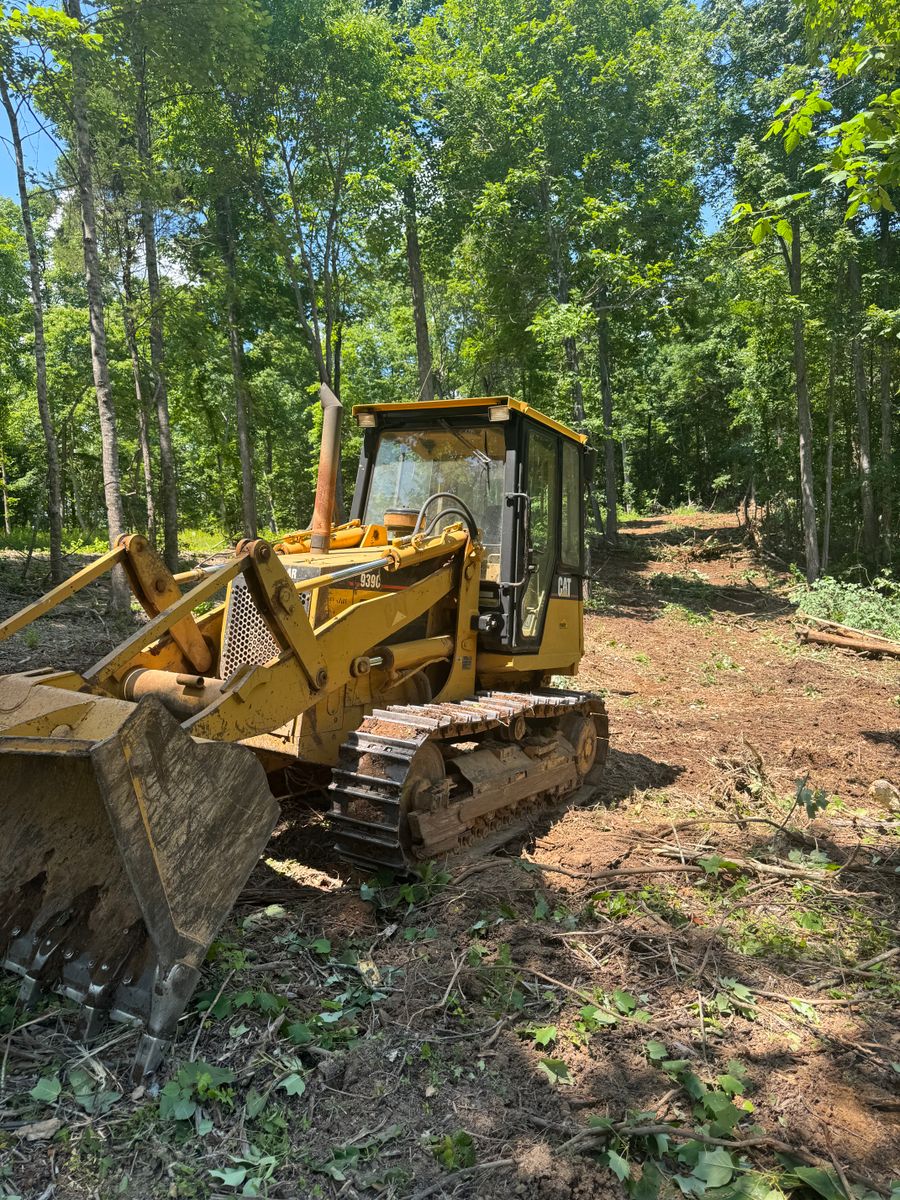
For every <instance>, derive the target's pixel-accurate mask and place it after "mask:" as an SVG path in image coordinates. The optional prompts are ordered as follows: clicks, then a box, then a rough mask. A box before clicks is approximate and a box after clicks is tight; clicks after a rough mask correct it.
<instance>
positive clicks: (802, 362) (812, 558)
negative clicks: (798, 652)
mask: <svg viewBox="0 0 900 1200" xmlns="http://www.w3.org/2000/svg"><path fill="white" fill-rule="evenodd" d="M791 230H792V232H793V237H792V238H791V245H790V247H789V248H788V247H786V246H785V245H784V244H783V243H782V250H783V252H784V255H785V258H786V260H787V263H788V277H789V279H790V285H791V295H792V296H793V297H794V312H793V321H792V324H793V334H794V387H795V390H796V395H797V432H798V442H799V449H800V502H801V510H802V513H803V541H804V546H805V550H806V578H807V581H808V582H809V583H814V582H815V581H816V580H817V579H818V578H819V575H820V573H821V572H820V568H819V537H818V532H817V529H816V499H815V484H814V478H813V456H812V438H813V432H812V412H811V410H810V404H809V383H808V381H807V377H806V331H805V329H804V326H803V312H802V310H801V308H800V300H801V296H802V292H803V275H802V264H801V258H800V218H799V217H798V216H796V215H795V216H793V217H792V218H791Z"/></svg>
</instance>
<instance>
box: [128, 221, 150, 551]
mask: <svg viewBox="0 0 900 1200" xmlns="http://www.w3.org/2000/svg"><path fill="white" fill-rule="evenodd" d="M132 254H133V246H132V243H131V236H130V231H129V229H128V218H127V216H126V217H125V232H124V238H123V246H122V292H123V298H122V324H123V325H124V327H125V344H126V345H127V347H128V354H129V357H130V358H131V374H132V376H133V377H134V396H135V400H136V401H137V416H138V442H139V445H140V450H141V465H142V468H143V474H144V496H145V499H146V506H147V537H148V538H149V540H150V544H151V545H152V546H155V545H156V501H155V499H154V495H153V457H152V454H151V452H150V430H149V425H148V421H147V404H146V399H145V396H144V381H143V377H142V373H141V356H140V353H139V351H138V340H137V331H136V330H135V325H134V289H133V287H132V276H131V262H132Z"/></svg>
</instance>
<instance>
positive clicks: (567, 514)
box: [561, 439, 584, 571]
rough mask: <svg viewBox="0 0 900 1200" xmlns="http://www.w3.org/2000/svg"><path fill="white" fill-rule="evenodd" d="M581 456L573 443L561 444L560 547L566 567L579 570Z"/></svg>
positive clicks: (580, 552) (580, 557) (581, 555)
mask: <svg viewBox="0 0 900 1200" xmlns="http://www.w3.org/2000/svg"><path fill="white" fill-rule="evenodd" d="M580 458H581V454H580V452H579V449H578V447H577V446H576V445H575V443H574V442H570V441H569V440H568V439H567V440H566V441H564V442H563V444H562V546H561V558H562V561H563V563H564V564H565V565H566V566H567V567H573V568H574V569H575V570H578V571H580V570H581V564H582V560H583V555H584V539H583V538H582V534H581V463H580V461H579V460H580Z"/></svg>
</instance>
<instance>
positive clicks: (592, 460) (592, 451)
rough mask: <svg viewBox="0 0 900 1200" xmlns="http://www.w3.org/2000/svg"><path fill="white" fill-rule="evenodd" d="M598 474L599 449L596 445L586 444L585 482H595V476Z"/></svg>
mask: <svg viewBox="0 0 900 1200" xmlns="http://www.w3.org/2000/svg"><path fill="white" fill-rule="evenodd" d="M596 474H597V450H596V447H594V446H585V448H584V481H585V483H593V482H594V476H595V475H596Z"/></svg>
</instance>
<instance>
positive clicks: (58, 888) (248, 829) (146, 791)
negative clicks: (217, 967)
mask: <svg viewBox="0 0 900 1200" xmlns="http://www.w3.org/2000/svg"><path fill="white" fill-rule="evenodd" d="M20 679H21V677H20ZM5 682H6V681H0V707H3V706H2V698H3V691H2V684H3V683H5ZM10 682H11V681H10ZM39 690H40V691H41V692H43V691H55V692H56V694H57V696H58V697H59V700H58V701H57V703H59V702H61V701H64V702H66V703H68V704H70V705H71V704H72V702H73V701H75V702H78V701H84V700H90V701H91V702H93V703H99V704H100V705H103V704H104V703H107V704H115V705H117V706H118V710H119V711H118V712H117V714H116V721H117V722H118V725H117V728H115V729H114V731H113V732H111V733H110V734H109V735H108V736H106V737H104V738H103V739H102V740H98V739H92V738H86V737H78V736H72V737H67V736H59V733H60V732H65V731H66V730H67V729H69V726H68V725H65V724H63V725H60V724H59V723H57V726H56V730H55V732H56V736H23V735H22V733H21V732H18V731H17V730H16V728H15V726H13V727H12V728H7V730H6V731H5V732H3V733H2V734H0V960H2V961H3V964H4V966H5V967H6V969H8V970H10V971H12V972H15V973H16V974H18V975H20V976H21V985H20V996H21V999H22V1000H23V1001H24V1002H26V1003H27V1002H29V1001H31V1000H32V999H34V998H35V996H36V995H37V994H38V993H39V992H41V991H43V990H54V991H57V992H61V993H62V994H63V995H65V996H68V997H70V998H71V999H74V1000H77V1001H79V1002H80V1003H81V1004H83V1005H84V1010H85V1011H84V1028H83V1036H84V1037H85V1038H86V1039H87V1038H90V1037H92V1036H94V1035H96V1033H97V1032H98V1030H99V1029H100V1028H101V1027H102V1025H103V1023H104V1021H105V1019H106V1018H110V1019H112V1020H132V1019H134V1020H138V1021H140V1022H141V1023H142V1024H143V1026H144V1032H143V1036H142V1039H141V1042H140V1045H139V1047H138V1051H137V1055H136V1058H135V1074H136V1076H138V1077H139V1076H140V1075H142V1074H144V1073H146V1072H148V1071H152V1070H153V1069H154V1067H155V1066H156V1065H157V1063H158V1061H159V1058H160V1056H161V1053H162V1051H163V1049H164V1047H165V1043H166V1041H167V1039H168V1038H170V1037H171V1035H172V1033H173V1031H174V1028H175V1025H176V1023H177V1021H178V1018H179V1017H180V1016H181V1014H182V1012H183V1011H184V1007H185V1005H186V1003H187V1001H188V999H189V998H190V996H191V993H192V992H193V990H194V987H195V986H196V983H197V979H198V974H199V968H200V965H201V964H202V962H203V959H204V957H205V954H206V951H207V949H208V948H209V944H210V942H211V941H212V939H213V937H214V936H215V934H216V931H217V930H218V928H219V926H220V925H221V924H222V922H223V921H224V920H225V918H226V916H227V915H228V912H229V910H230V909H231V906H232V905H233V903H234V901H235V899H236V898H237V895H238V893H239V892H240V890H241V888H242V887H243V885H244V883H245V882H246V880H247V877H248V875H249V874H250V872H251V870H252V869H253V866H254V865H255V863H256V862H257V860H258V858H259V856H260V854H261V853H262V850H263V848H264V846H265V844H266V841H267V840H268V838H269V835H270V833H271V831H272V829H273V828H274V825H275V821H276V819H277V816H278V806H277V804H276V802H275V800H274V799H273V797H272V794H271V792H270V791H269V788H268V785H267V783H266V777H265V774H264V772H263V769H262V767H261V766H260V764H259V762H258V761H257V759H256V758H255V756H254V755H253V753H252V752H251V751H249V750H247V749H246V748H244V747H242V746H233V745H227V744H224V743H221V742H203V741H197V740H195V739H194V738H192V737H191V736H190V735H189V734H187V733H186V732H185V731H184V730H183V729H182V728H181V726H180V725H179V724H178V722H177V720H176V719H175V718H174V717H173V716H172V715H171V714H170V713H169V712H167V711H166V710H165V709H164V708H163V707H162V705H161V704H160V703H159V702H158V701H157V700H155V699H152V698H148V699H145V700H142V701H141V702H140V703H139V704H137V705H127V706H126V705H124V703H123V702H120V701H104V699H103V698H99V699H97V698H87V697H84V696H83V695H78V694H75V693H72V692H69V693H68V694H66V693H60V692H59V690H58V689H44V688H41V689H39ZM35 694H36V692H35V691H32V693H31V695H32V698H34V696H35ZM72 711H74V710H72ZM123 714H124V715H123ZM59 716H60V717H61V716H62V713H61V712H60V714H59ZM51 720H57V718H52V719H51ZM75 729H76V731H77V730H78V723H77V722H75Z"/></svg>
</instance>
